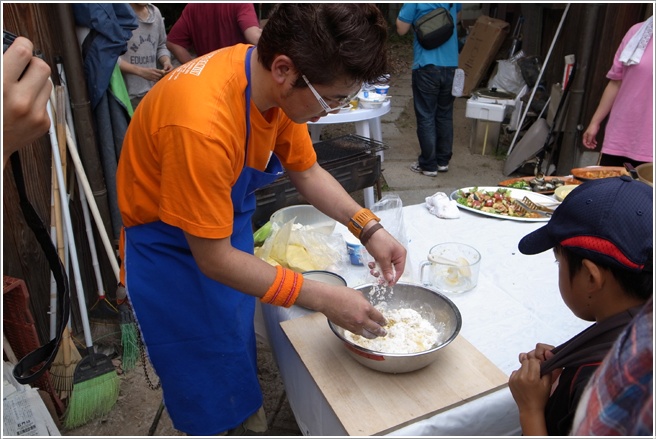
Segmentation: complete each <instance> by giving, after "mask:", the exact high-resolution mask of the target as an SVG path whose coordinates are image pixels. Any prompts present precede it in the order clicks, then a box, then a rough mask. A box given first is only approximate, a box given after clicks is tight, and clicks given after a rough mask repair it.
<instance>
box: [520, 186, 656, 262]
mask: <svg viewBox="0 0 656 439" xmlns="http://www.w3.org/2000/svg"><path fill="white" fill-rule="evenodd" d="M653 210H654V197H653V192H652V187H651V186H649V185H648V184H646V183H643V182H641V181H639V180H633V179H632V178H631V177H629V176H626V175H624V176H621V177H611V178H601V179H598V180H590V181H586V182H584V183H582V184H581V185H579V186H578V187H577V188H576V189H574V190H573V191H572V192H570V193H569V194H568V195H567V197H565V199H564V200H563V202H562V203H561V204H560V206H558V208H556V210H555V211H554V213H553V216H552V217H551V219H550V220H549V222H548V223H547V225H545V226H544V227H541V228H539V229H538V230H536V231H534V232H532V233H529V234H528V235H526V236H524V237H523V238H522V239H521V240H520V241H519V251H520V252H522V253H524V254H525V255H535V254H537V253H542V252H543V251H546V250H549V249H551V248H553V247H554V246H555V245H556V244H560V245H561V246H563V247H565V248H567V249H568V250H569V251H571V252H573V253H575V254H577V255H579V256H581V257H583V258H586V259H589V260H591V261H593V262H598V263H600V264H602V265H605V266H607V267H611V266H613V267H618V268H621V269H624V270H629V271H634V272H641V271H643V270H644V271H650V272H651V271H652V262H651V261H652V252H653V230H654V223H653Z"/></svg>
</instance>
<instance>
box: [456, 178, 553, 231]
mask: <svg viewBox="0 0 656 439" xmlns="http://www.w3.org/2000/svg"><path fill="white" fill-rule="evenodd" d="M475 187H478V190H481V191H486V192H496V191H497V189H505V190H509V191H510V192H509V194H510V196H511V197H512V198H516V199H518V200H521V199H522V198H524V197H528V198H530V199H531V200H532V201H535V202H536V203H549V204H553V203H554V201H555V200H554V199H553V198H551V197H547V196H546V195H542V194H537V193H535V192H530V191H527V190H524V189H514V188H508V187H499V186H470V187H465V188H462V189H458V190H455V191H453V192H451V197H450V198H451V199H452V200H457V199H458V191H463V192H468V191H470V190H472V189H473V188H475ZM458 208H460V209H465V210H469V211H471V212H476V213H479V214H481V215H485V216H491V217H493V218H500V219H507V220H513V221H525V222H540V221H542V222H546V221H549V218H550V217H540V218H522V217H519V216H508V215H500V214H498V213H491V212H484V211H482V210H478V209H474V208H473V207H468V206H463V205H462V204H460V203H458Z"/></svg>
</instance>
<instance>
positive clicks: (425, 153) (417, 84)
mask: <svg viewBox="0 0 656 439" xmlns="http://www.w3.org/2000/svg"><path fill="white" fill-rule="evenodd" d="M438 7H443V8H445V9H447V10H449V11H450V13H451V16H452V17H453V23H454V24H456V23H458V20H459V18H460V11H461V10H462V4H461V3H404V4H403V6H402V7H401V10H400V11H399V15H398V17H397V19H396V31H397V33H398V34H399V35H405V34H406V33H408V31H409V30H410V29H411V28H412V25H413V24H414V23H416V21H417V20H418V19H419V18H421V17H422V16H423V15H425V14H427V13H429V12H430V11H432V10H434V9H436V8H438ZM457 34H458V32H457V26H455V25H454V29H453V35H452V36H451V38H449V39H448V40H447V41H446V42H445V43H444V44H442V45H441V46H439V47H437V48H435V49H432V50H427V49H424V48H423V47H422V46H421V45H420V44H419V42H418V41H417V37H416V36H415V38H414V42H413V51H414V59H413V63H412V95H413V99H414V108H415V116H416V118H417V137H418V139H419V147H420V149H421V153H420V154H419V157H418V159H417V161H416V162H415V163H413V164H412V165H410V169H411V170H412V171H413V172H417V173H420V174H423V175H426V176H429V177H435V176H437V173H438V172H447V171H448V170H449V161H450V160H451V156H452V155H453V101H454V99H455V98H454V97H453V95H452V94H451V88H452V86H453V77H454V75H455V71H456V68H457V67H458V35H457Z"/></svg>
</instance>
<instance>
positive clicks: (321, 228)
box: [271, 204, 337, 235]
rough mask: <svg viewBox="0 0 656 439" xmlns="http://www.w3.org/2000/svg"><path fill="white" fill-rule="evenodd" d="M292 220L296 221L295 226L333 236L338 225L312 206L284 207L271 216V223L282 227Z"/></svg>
mask: <svg viewBox="0 0 656 439" xmlns="http://www.w3.org/2000/svg"><path fill="white" fill-rule="evenodd" d="M291 220H294V224H300V225H301V226H304V227H312V228H313V230H315V231H317V232H320V233H324V234H326V235H330V234H332V233H333V231H334V230H335V225H336V224H337V222H336V221H335V220H334V219H332V218H331V217H329V216H328V215H326V214H324V213H322V212H321V211H320V210H319V209H317V208H316V207H314V206H312V205H310V204H299V205H296V206H288V207H283V208H282V209H280V210H278V211H276V212H274V213H273V215H271V222H272V223H274V224H277V225H278V226H280V227H282V226H283V225H285V224H286V223H287V222H289V221H291Z"/></svg>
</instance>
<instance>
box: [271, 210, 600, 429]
mask: <svg viewBox="0 0 656 439" xmlns="http://www.w3.org/2000/svg"><path fill="white" fill-rule="evenodd" d="M403 217H404V219H403V221H404V225H405V232H406V236H407V241H408V264H407V267H406V271H405V272H404V275H403V277H402V279H401V280H402V281H404V282H414V283H419V265H420V263H421V262H422V261H423V260H425V258H426V255H427V254H428V251H429V250H430V248H431V247H432V246H433V245H435V244H438V243H441V242H448V241H458V242H463V243H466V244H469V245H472V246H473V247H475V248H476V249H478V250H479V252H480V253H481V255H482V262H481V264H482V265H481V269H480V276H479V281H478V285H477V287H476V288H474V289H473V290H471V291H469V292H467V293H464V294H460V295H448V297H449V298H450V299H451V300H453V302H454V303H455V304H456V306H457V307H458V309H459V310H460V313H461V315H462V319H463V324H462V329H461V331H460V335H462V336H463V337H464V338H465V339H467V340H468V341H469V342H470V343H471V344H473V345H474V346H475V347H476V348H477V349H478V350H479V351H480V352H482V353H483V354H484V355H485V356H486V357H487V358H489V359H490V360H491V361H492V362H493V363H494V364H495V365H496V366H497V367H499V368H500V369H501V370H502V371H503V372H504V373H506V374H508V375H509V374H510V373H511V372H512V371H513V370H515V369H517V368H518V367H519V363H518V359H517V357H518V354H519V353H520V352H527V351H529V350H531V349H533V348H534V347H535V344H536V343H538V342H542V343H549V344H552V345H558V344H560V343H562V342H564V341H566V340H568V339H569V338H571V337H572V336H573V335H575V334H577V333H579V332H580V331H581V330H583V329H584V328H587V327H588V326H589V325H590V324H591V323H589V322H585V321H583V320H580V319H579V318H577V317H575V316H574V315H573V314H572V312H571V311H570V310H569V308H567V306H566V305H565V304H564V303H563V301H562V299H561V297H560V293H559V289H558V267H557V265H556V263H555V259H554V256H553V253H552V252H551V251H547V252H544V253H541V254H539V255H533V256H527V255H523V254H521V253H520V252H519V250H518V249H517V244H518V242H519V240H520V239H521V238H522V237H523V236H524V235H526V234H528V233H530V232H531V231H533V230H536V229H537V228H539V227H542V226H543V225H544V224H545V223H541V222H539V223H536V222H520V221H513V220H506V219H496V218H490V217H486V216H483V215H479V214H477V213H473V212H468V211H464V210H461V211H460V218H458V219H440V218H437V217H435V216H433V215H432V214H430V213H429V212H428V210H427V208H426V206H425V204H424V203H422V204H417V205H413V206H407V207H404V208H403ZM384 223H385V218H383V224H384ZM336 233H346V234H348V233H349V232H348V231H347V230H346V228H345V227H344V226H342V225H341V224H338V227H337V228H336ZM339 274H340V275H342V276H343V277H344V278H345V279H346V280H347V282H348V284H349V285H350V286H357V285H361V284H363V283H370V282H371V281H372V280H373V278H372V277H371V275H370V274H369V273H368V270H367V269H365V268H364V267H358V266H347V267H345V268H344V270H343V271H340V273H339ZM262 312H263V315H264V324H265V326H266V330H267V333H268V338H269V340H270V342H271V344H272V349H273V352H274V356H275V357H276V361H277V362H278V366H279V368H280V372H281V375H282V378H283V381H284V383H285V389H286V391H287V397H288V400H289V402H290V405H291V407H292V409H293V411H294V414H295V417H296V420H297V422H298V425H299V427H300V428H301V431H302V432H303V433H304V434H306V435H316V436H325V435H344V434H345V432H344V429H343V427H342V426H341V424H340V422H339V419H337V418H336V416H335V414H334V412H332V410H331V408H330V407H329V405H328V404H327V402H326V400H325V398H324V397H323V395H322V393H321V391H320V389H319V388H318V387H317V386H316V384H315V383H314V380H313V379H312V377H311V376H310V374H309V372H308V371H307V369H306V368H305V366H304V365H303V363H302V361H301V360H300V358H299V356H298V355H297V354H296V352H295V350H294V348H293V347H292V345H291V343H290V342H289V340H288V339H287V338H286V335H285V334H284V332H283V331H282V329H281V328H280V325H279V322H281V321H284V320H288V319H292V318H295V317H300V316H303V315H306V314H307V313H308V312H310V311H309V310H307V309H304V308H301V307H297V306H292V307H291V308H289V309H285V308H280V307H272V306H268V305H265V306H263V307H262ZM363 367H364V366H363ZM509 434H521V432H520V430H519V420H518V415H517V409H516V405H515V402H514V400H513V398H512V396H511V394H510V391H509V390H508V388H507V387H506V388H504V389H502V390H499V391H497V392H494V393H492V394H489V395H486V396H484V397H481V398H478V399H475V400H473V401H469V402H467V403H464V404H462V405H460V406H457V407H455V408H454V409H451V410H448V411H446V412H442V413H439V414H437V415H435V416H433V417H431V418H429V419H425V420H422V421H419V422H416V423H414V424H411V425H408V426H406V427H403V428H401V429H399V430H396V431H395V432H393V433H391V435H509Z"/></svg>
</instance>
